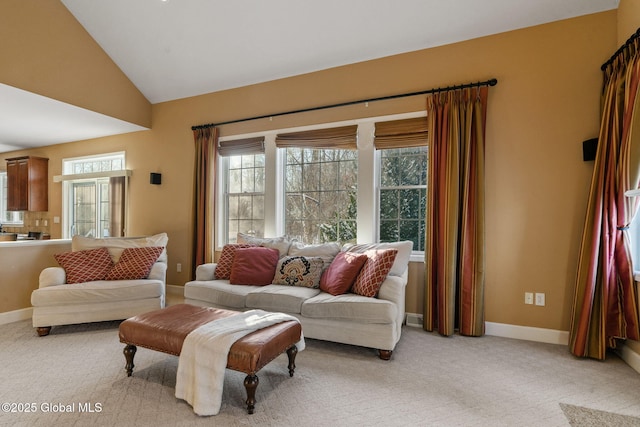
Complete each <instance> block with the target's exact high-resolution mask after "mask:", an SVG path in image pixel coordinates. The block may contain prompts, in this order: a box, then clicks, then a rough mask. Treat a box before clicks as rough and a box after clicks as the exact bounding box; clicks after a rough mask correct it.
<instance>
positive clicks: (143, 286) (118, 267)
mask: <svg viewBox="0 0 640 427" xmlns="http://www.w3.org/2000/svg"><path fill="white" fill-rule="evenodd" d="M167 242H168V237H167V235H166V233H161V234H157V235H154V236H148V237H136V238H126V237H115V238H114V237H112V238H103V239H94V238H88V237H82V236H74V237H73V239H72V241H71V252H68V253H65V254H57V255H55V256H56V259H57V260H58V262H59V263H60V264H61V266H60V267H48V268H45V269H44V270H43V271H42V272H41V273H40V280H39V287H38V289H36V290H34V291H33V292H32V294H31V305H32V306H33V317H32V320H33V326H34V327H35V328H36V329H37V332H38V335H40V336H44V335H48V334H49V333H50V331H51V327H52V326H57V325H67V324H76V323H87V322H100V321H107V320H120V319H126V318H128V317H131V316H135V315H137V314H140V313H145V312H147V311H151V310H156V309H158V308H163V307H164V305H165V282H166V272H167V253H166V245H167ZM105 254H108V255H106V256H105ZM63 265H64V267H63ZM84 279H89V280H84Z"/></svg>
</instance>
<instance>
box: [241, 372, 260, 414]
mask: <svg viewBox="0 0 640 427" xmlns="http://www.w3.org/2000/svg"><path fill="white" fill-rule="evenodd" d="M259 382H260V381H259V380H258V376H257V375H247V377H246V378H245V379H244V388H245V389H247V412H248V413H249V414H253V410H254V409H255V405H256V388H258V383H259Z"/></svg>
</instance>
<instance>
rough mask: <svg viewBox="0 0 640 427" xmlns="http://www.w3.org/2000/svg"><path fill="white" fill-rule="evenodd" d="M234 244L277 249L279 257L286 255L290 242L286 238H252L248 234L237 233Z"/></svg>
mask: <svg viewBox="0 0 640 427" xmlns="http://www.w3.org/2000/svg"><path fill="white" fill-rule="evenodd" d="M236 242H237V243H243V244H248V245H255V246H263V247H265V248H273V249H277V250H278V252H280V257H283V256H285V255H287V253H288V252H289V246H291V242H290V241H289V240H287V238H286V237H284V236H281V237H254V236H251V235H249V234H244V233H238V234H237V235H236Z"/></svg>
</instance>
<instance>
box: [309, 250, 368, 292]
mask: <svg viewBox="0 0 640 427" xmlns="http://www.w3.org/2000/svg"><path fill="white" fill-rule="evenodd" d="M367 259H368V257H367V255H366V254H358V253H353V252H340V253H339V254H338V255H336V257H335V258H334V259H333V261H332V262H331V265H329V268H327V269H326V270H325V271H324V273H322V277H320V289H321V290H323V291H324V292H327V293H329V294H331V295H342V294H345V293H347V292H349V289H351V286H352V285H353V282H355V280H356V277H358V273H360V270H361V269H362V267H363V266H364V264H365V262H367Z"/></svg>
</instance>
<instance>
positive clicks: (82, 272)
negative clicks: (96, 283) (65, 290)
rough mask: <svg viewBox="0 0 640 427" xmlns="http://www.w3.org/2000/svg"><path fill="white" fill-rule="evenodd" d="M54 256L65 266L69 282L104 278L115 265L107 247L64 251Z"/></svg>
mask: <svg viewBox="0 0 640 427" xmlns="http://www.w3.org/2000/svg"><path fill="white" fill-rule="evenodd" d="M53 257H54V258H55V260H56V261H57V262H58V264H60V266H61V267H62V268H64V271H65V273H66V276H67V278H66V282H67V283H69V284H72V283H83V282H91V281H93V280H103V279H104V278H105V277H107V274H108V273H109V270H111V267H112V266H113V262H112V261H111V256H110V255H109V251H108V250H107V248H96V249H87V250H81V251H75V252H73V251H72V252H64V253H61V254H54V255H53Z"/></svg>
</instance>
